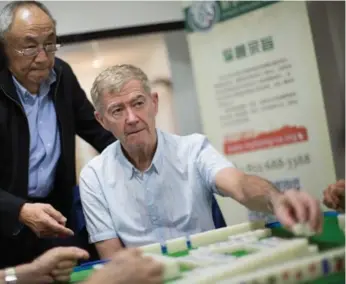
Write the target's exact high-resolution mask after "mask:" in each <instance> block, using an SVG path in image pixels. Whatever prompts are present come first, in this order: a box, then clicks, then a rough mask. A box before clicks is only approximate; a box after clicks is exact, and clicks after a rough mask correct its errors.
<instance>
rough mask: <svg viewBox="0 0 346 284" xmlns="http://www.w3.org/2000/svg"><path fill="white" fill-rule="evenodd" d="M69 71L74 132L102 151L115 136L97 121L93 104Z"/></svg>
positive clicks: (114, 139)
mask: <svg viewBox="0 0 346 284" xmlns="http://www.w3.org/2000/svg"><path fill="white" fill-rule="evenodd" d="M70 72H71V74H72V76H71V77H72V78H71V79H72V84H73V108H74V114H75V127H76V132H77V134H78V136H80V137H81V138H83V139H84V140H85V141H86V142H88V143H89V144H91V145H92V146H93V147H94V148H95V149H96V150H97V151H99V152H102V151H103V150H104V149H105V148H106V147H107V146H108V145H110V144H111V143H113V142H114V141H116V138H115V137H114V136H113V134H112V133H110V132H108V131H107V130H105V129H104V128H103V127H102V126H101V125H100V124H99V123H98V121H97V120H96V118H95V116H94V111H95V110H94V107H93V105H92V104H91V102H90V101H89V100H88V98H87V96H86V94H85V92H84V91H83V89H82V88H81V86H80V84H79V82H78V80H77V78H76V76H75V74H74V73H73V71H72V70H70Z"/></svg>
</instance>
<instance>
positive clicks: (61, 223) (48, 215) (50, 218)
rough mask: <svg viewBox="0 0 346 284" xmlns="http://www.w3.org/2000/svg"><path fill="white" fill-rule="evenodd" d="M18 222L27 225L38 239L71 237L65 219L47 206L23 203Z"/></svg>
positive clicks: (71, 232) (71, 234)
mask: <svg viewBox="0 0 346 284" xmlns="http://www.w3.org/2000/svg"><path fill="white" fill-rule="evenodd" d="M19 221H20V222H22V223H23V224H25V225H27V226H28V227H29V228H30V229H31V230H32V231H33V232H34V233H35V234H36V235H37V236H38V237H40V238H41V237H57V236H73V231H72V230H70V229H68V228H66V227H65V224H66V218H65V217H64V216H63V215H62V214H61V213H60V212H59V211H57V210H55V209H54V208H53V207H52V206H51V205H49V204H43V203H33V204H31V203H25V204H24V205H23V207H22V209H21V211H20V213H19Z"/></svg>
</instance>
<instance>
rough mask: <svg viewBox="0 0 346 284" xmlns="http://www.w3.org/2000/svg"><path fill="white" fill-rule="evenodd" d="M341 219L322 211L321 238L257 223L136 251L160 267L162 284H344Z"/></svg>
mask: <svg viewBox="0 0 346 284" xmlns="http://www.w3.org/2000/svg"><path fill="white" fill-rule="evenodd" d="M344 218H345V216H344V215H337V214H336V213H334V212H327V213H326V214H325V221H324V230H323V233H322V234H320V235H312V234H311V232H310V233H309V234H308V235H305V236H304V235H302V234H300V235H299V237H297V236H295V235H293V234H291V233H290V232H288V231H287V230H285V229H283V228H282V227H281V226H280V224H279V223H272V224H265V223H264V222H261V221H257V222H248V223H242V224H238V225H234V226H228V227H225V228H220V229H216V230H211V231H207V232H203V233H199V234H194V235H190V236H187V237H182V238H177V239H172V240H168V241H167V242H166V243H165V244H159V243H157V244H151V245H147V246H142V247H141V248H140V249H141V250H142V251H143V252H144V254H146V255H150V256H152V257H153V258H154V259H156V260H158V261H160V262H162V263H163V265H164V279H165V283H176V284H215V283H220V284H221V283H222V284H226V283H237V284H240V283H242V284H250V283H251V284H255V283H258V284H262V283H263V284H264V283H270V284H274V283H281V284H284V283H329V281H328V282H323V281H326V279H327V278H326V277H332V276H333V277H334V278H335V275H337V278H336V280H338V281H340V282H336V283H345V265H344V263H345V235H344V229H345V219H344ZM316 281H317V282H316ZM318 281H322V282H318Z"/></svg>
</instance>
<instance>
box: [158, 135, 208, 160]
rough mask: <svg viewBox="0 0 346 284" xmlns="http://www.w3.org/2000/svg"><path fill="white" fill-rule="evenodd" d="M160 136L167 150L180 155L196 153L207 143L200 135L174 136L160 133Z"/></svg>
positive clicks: (205, 138) (204, 137)
mask: <svg viewBox="0 0 346 284" xmlns="http://www.w3.org/2000/svg"><path fill="white" fill-rule="evenodd" d="M161 135H162V138H163V141H164V144H166V145H165V146H166V147H167V148H169V149H171V150H173V151H175V152H176V153H182V155H186V154H189V155H191V154H193V153H197V152H198V151H200V150H201V149H202V148H203V147H204V145H206V144H207V143H209V141H208V139H207V137H206V136H205V135H203V134H200V133H193V134H189V135H176V134H171V133H167V132H163V131H161Z"/></svg>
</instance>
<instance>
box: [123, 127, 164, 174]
mask: <svg viewBox="0 0 346 284" xmlns="http://www.w3.org/2000/svg"><path fill="white" fill-rule="evenodd" d="M156 148H157V136H156V133H155V137H154V138H153V141H152V143H150V144H147V145H146V146H144V147H138V148H135V149H124V150H125V151H124V154H125V156H126V158H127V159H128V160H129V161H130V163H131V164H133V165H134V166H135V167H136V168H137V169H138V170H140V171H141V172H144V171H145V170H147V169H148V168H149V167H150V165H151V163H152V161H153V158H154V155H155V152H156Z"/></svg>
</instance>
